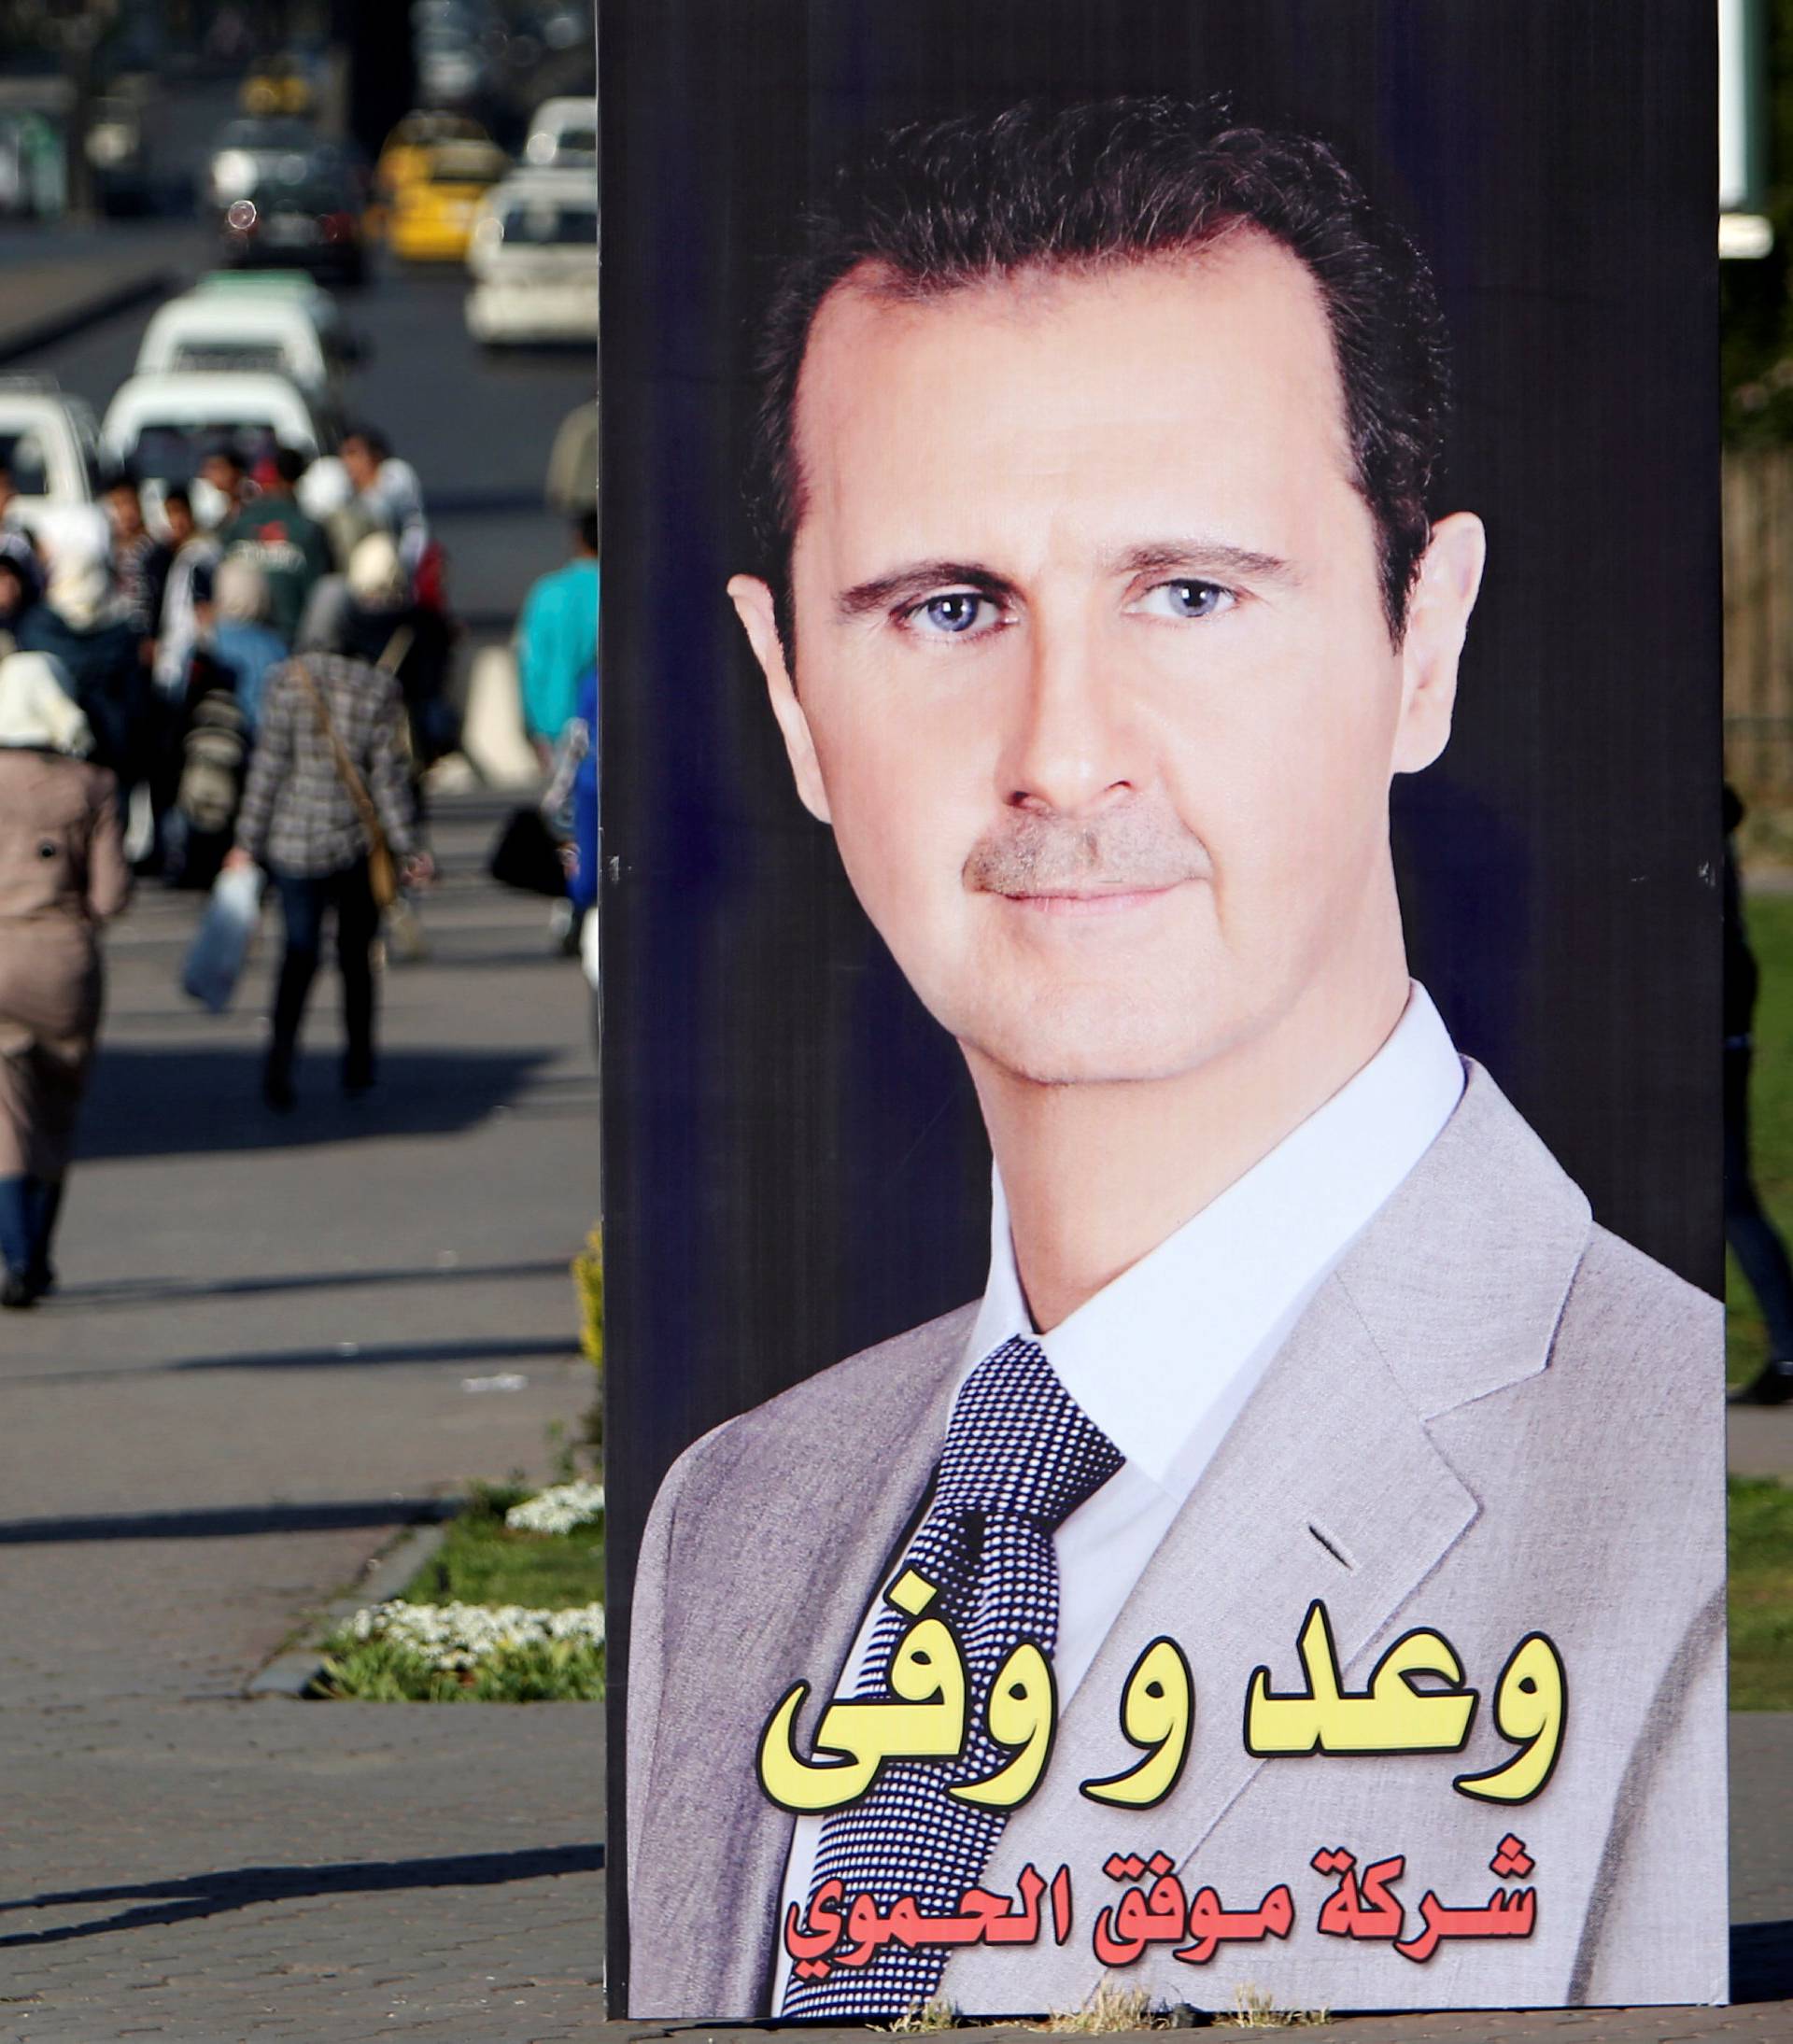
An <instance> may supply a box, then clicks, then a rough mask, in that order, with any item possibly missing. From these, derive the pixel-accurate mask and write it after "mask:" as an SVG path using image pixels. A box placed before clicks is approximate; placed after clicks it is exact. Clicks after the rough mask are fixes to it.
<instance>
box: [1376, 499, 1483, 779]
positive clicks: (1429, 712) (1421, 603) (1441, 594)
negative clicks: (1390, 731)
mask: <svg viewBox="0 0 1793 2044" xmlns="http://www.w3.org/2000/svg"><path fill="white" fill-rule="evenodd" d="M1487 557H1488V535H1487V534H1486V533H1485V532H1484V531H1483V529H1482V521H1481V520H1480V519H1479V518H1478V517H1476V516H1475V513H1474V512H1470V511H1454V512H1452V513H1451V515H1449V517H1447V518H1440V519H1439V521H1438V523H1437V524H1436V525H1435V526H1433V529H1432V539H1431V541H1430V543H1428V545H1427V547H1426V551H1425V554H1424V556H1423V557H1422V558H1421V560H1420V563H1419V575H1418V577H1417V578H1416V580H1415V582H1414V585H1413V593H1412V595H1411V596H1410V597H1409V598H1408V599H1407V628H1406V634H1405V637H1404V638H1403V640H1402V641H1401V680H1402V688H1401V724H1400V727H1399V729H1398V730H1397V731H1396V733H1395V740H1394V770H1395V772H1396V773H1418V772H1419V769H1420V768H1422V767H1430V766H1431V765H1432V763H1433V760H1434V759H1436V758H1437V756H1438V755H1439V754H1440V753H1442V752H1443V751H1444V749H1445V742H1446V740H1447V739H1448V738H1449V737H1450V713H1451V710H1452V708H1453V706H1454V705H1455V703H1456V700H1457V662H1458V659H1459V656H1460V655H1461V653H1462V650H1463V638H1464V635H1465V634H1466V633H1467V632H1468V630H1469V613H1470V612H1471V611H1473V610H1474V609H1475V595H1476V591H1477V590H1479V589H1480V587H1481V585H1482V564H1483V562H1484V561H1485V560H1486V559H1487Z"/></svg>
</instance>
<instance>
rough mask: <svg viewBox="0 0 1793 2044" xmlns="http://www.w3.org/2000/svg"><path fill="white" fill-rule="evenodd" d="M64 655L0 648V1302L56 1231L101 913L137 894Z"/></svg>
mask: <svg viewBox="0 0 1793 2044" xmlns="http://www.w3.org/2000/svg"><path fill="white" fill-rule="evenodd" d="M92 744H93V734H92V730H91V729H90V727H89V726H88V722H87V719H86V717H85V716H83V715H82V713H81V712H80V711H79V710H78V708H77V707H76V705H75V703H74V701H73V699H72V698H71V697H70V696H69V695H68V693H67V692H66V690H65V689H64V685H63V684H62V682H61V680H60V679H59V670H58V668H57V665H56V663H55V662H54V661H52V660H50V659H48V658H47V657H45V656H44V655H41V654H35V653H14V654H10V655H7V657H6V658H5V659H0V1257H4V1260H5V1264H6V1275H5V1278H4V1281H0V1305H6V1306H14V1307H17V1306H29V1305H35V1304H36V1302H37V1301H38V1299H40V1298H41V1297H42V1296H43V1294H44V1293H45V1292H47V1291H49V1290H50V1288H51V1287H52V1286H53V1284H54V1283H55V1276H54V1274H53V1272H52V1271H51V1269H50V1263H49V1244H50V1236H51V1234H52V1233H53V1232H54V1230H55V1226H56V1216H57V1212H58V1209H59V1208H60V1207H61V1205H62V1199H63V1184H64V1179H65V1178H66V1177H67V1175H68V1164H69V1155H70V1151H71V1149H72V1148H73V1142H74V1135H75V1122H76V1117H77V1115H78V1111H79V1108H80V1102H81V1094H82V1092H84V1091H85V1089H86V1085H87V1076H88V1071H89V1068H90V1066H91V1064H92V1057H93V1046H94V1040H95V1038H96V1036H98V1033H99V1025H100V999H101V970H100V944H99V931H100V925H101V924H102V923H104V922H105V921H106V919H107V918H108V917H109V916H114V915H116V914H117V913H118V912H119V910H120V909H122V908H123V907H124V905H125V902H126V901H127V900H128V899H129V898H130V894H131V870H130V867H128V866H127V865H126V864H125V859H124V842H123V835H122V832H121V830H120V822H119V806H118V788H117V782H115V780H114V778H113V776H112V775H111V773H110V772H108V771H107V769H106V768H104V767H96V766H92V765H91V764H90V763H89V762H88V760H87V759H86V757H85V756H84V755H85V754H87V753H89V752H90V751H91V750H92Z"/></svg>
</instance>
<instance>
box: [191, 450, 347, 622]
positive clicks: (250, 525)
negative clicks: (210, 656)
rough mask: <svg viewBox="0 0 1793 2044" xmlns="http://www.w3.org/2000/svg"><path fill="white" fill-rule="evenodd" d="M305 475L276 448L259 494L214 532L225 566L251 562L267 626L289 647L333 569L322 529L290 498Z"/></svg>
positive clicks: (295, 459) (297, 461)
mask: <svg viewBox="0 0 1793 2044" xmlns="http://www.w3.org/2000/svg"><path fill="white" fill-rule="evenodd" d="M304 472H305V458H304V455H302V454H299V453H297V452H295V451H294V450H293V449H292V448H291V447H276V448H275V452H274V459H273V462H272V464H271V465H270V467H269V468H268V470H267V472H266V477H265V480H264V482H263V485H262V488H261V495H260V496H259V497H254V498H251V499H250V500H249V501H248V502H247V503H246V504H245V505H244V506H243V508H242V509H241V510H240V511H239V512H238V513H237V514H236V515H235V516H234V517H233V518H231V519H230V520H229V521H228V522H227V523H226V524H224V525H222V526H220V527H219V531H218V543H219V546H221V547H222V548H223V550H224V558H225V559H226V560H227V561H229V560H247V561H249V562H252V563H253V564H254V565H255V566H256V567H257V568H259V569H260V570H261V572H262V574H263V575H264V576H266V578H267V585H268V613H267V618H266V622H267V623H268V624H269V625H271V626H272V627H273V628H274V629H275V631H277V632H278V633H279V634H280V638H281V640H282V641H283V642H284V643H285V644H286V645H287V646H291V644H292V642H293V641H294V640H295V639H296V638H297V637H298V635H299V620H300V618H301V617H303V616H304V610H305V601H306V599H307V598H308V597H309V596H310V595H311V592H312V590H313V589H314V588H315V587H316V586H317V585H318V582H319V581H321V580H322V578H323V577H324V576H325V575H327V574H329V572H330V571H331V568H332V559H331V552H330V542H329V541H328V540H327V539H326V538H325V537H324V529H323V527H322V526H320V525H319V524H318V522H317V521H316V520H315V519H314V518H312V517H311V516H309V515H308V514H307V513H305V512H304V511H303V510H302V509H301V508H300V504H299V500H298V498H297V497H296V496H295V495H294V494H293V486H294V485H295V484H296V483H297V482H298V481H299V479H300V478H301V477H302V476H303V475H304Z"/></svg>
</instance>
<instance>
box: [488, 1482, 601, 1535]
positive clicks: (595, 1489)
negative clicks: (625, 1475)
mask: <svg viewBox="0 0 1793 2044" xmlns="http://www.w3.org/2000/svg"><path fill="white" fill-rule="evenodd" d="M603 1515H604V1487H603V1485H602V1484H593V1483H585V1482H580V1483H573V1484H556V1485H555V1486H554V1487H553V1489H551V1490H544V1491H541V1492H538V1494H537V1495H536V1496H535V1497H533V1498H528V1499H525V1501H523V1502H522V1503H521V1504H514V1505H512V1507H511V1508H510V1510H509V1511H508V1512H506V1513H505V1515H504V1523H505V1525H506V1526H508V1527H509V1528H510V1529H511V1530H512V1531H513V1532H514V1533H570V1532H571V1531H572V1529H573V1528H574V1527H575V1526H586V1525H589V1524H590V1523H591V1521H592V1520H593V1519H600V1518H602V1517H603Z"/></svg>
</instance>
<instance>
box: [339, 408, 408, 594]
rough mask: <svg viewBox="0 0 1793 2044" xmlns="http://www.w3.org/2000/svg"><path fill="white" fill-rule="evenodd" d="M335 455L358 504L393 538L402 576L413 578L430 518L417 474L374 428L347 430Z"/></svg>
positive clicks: (376, 526) (360, 427)
mask: <svg viewBox="0 0 1793 2044" xmlns="http://www.w3.org/2000/svg"><path fill="white" fill-rule="evenodd" d="M338 451H339V453H340V455H341V457H342V463H343V467H344V468H345V469H346V471H347V472H348V479H349V481H350V482H351V483H352V484H353V485H354V487H355V492H356V501H357V502H358V503H359V504H360V507H361V509H362V510H363V511H364V512H365V513H366V514H367V515H368V516H369V517H370V518H371V519H372V520H373V521H374V526H375V528H376V529H378V530H380V531H383V532H387V533H389V534H390V535H391V537H392V539H393V541H394V543H396V544H397V546H398V549H399V558H400V559H401V560H402V561H403V563H404V570H405V572H406V574H409V575H415V574H416V571H417V564H418V562H419V561H421V560H422V558H423V557H424V554H425V551H426V550H427V549H428V547H429V545H430V519H429V515H428V514H427V513H426V512H425V510H424V507H423V485H422V483H421V482H420V481H419V479H418V476H417V472H416V469H414V468H413V467H412V466H411V464H410V462H408V461H402V460H401V459H400V458H399V457H398V456H397V455H395V454H394V453H393V452H392V446H391V443H390V442H389V441H388V439H387V437H386V435H385V434H384V433H382V432H379V431H377V430H375V429H374V428H373V427H372V426H356V427H353V428H351V429H350V430H349V431H347V432H346V433H345V434H344V435H343V439H342V444H341V447H340V449H339V450H338Z"/></svg>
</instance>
